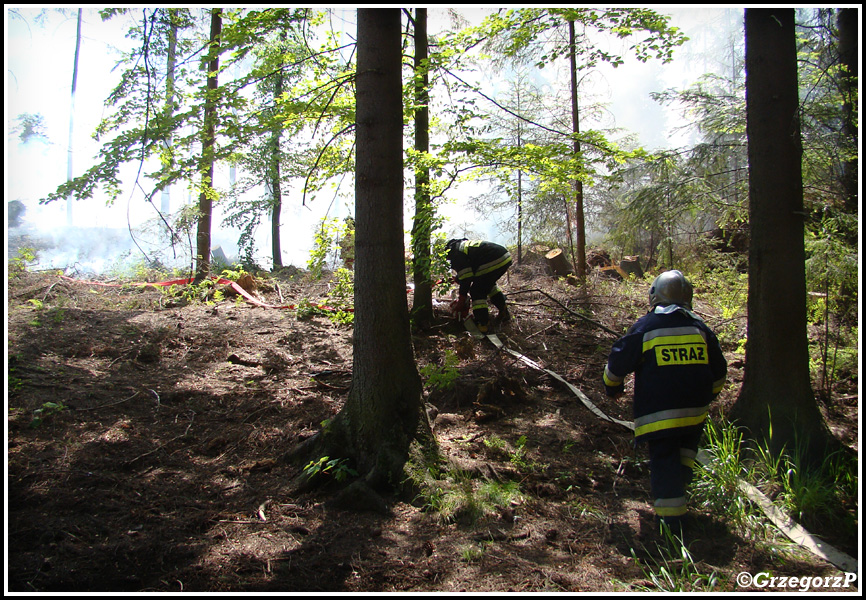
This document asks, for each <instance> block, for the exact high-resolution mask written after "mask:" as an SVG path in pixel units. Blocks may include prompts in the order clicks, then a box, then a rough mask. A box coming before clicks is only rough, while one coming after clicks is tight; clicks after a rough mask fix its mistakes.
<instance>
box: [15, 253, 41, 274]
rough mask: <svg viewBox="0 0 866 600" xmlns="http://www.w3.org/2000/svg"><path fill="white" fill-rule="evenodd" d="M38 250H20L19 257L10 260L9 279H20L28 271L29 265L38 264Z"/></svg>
mask: <svg viewBox="0 0 866 600" xmlns="http://www.w3.org/2000/svg"><path fill="white" fill-rule="evenodd" d="M36 259H37V256H36V250H34V249H33V248H18V256H16V257H15V258H11V259H9V277H19V276H20V275H21V274H22V273H25V272H26V271H27V265H28V264H30V263H34V262H36Z"/></svg>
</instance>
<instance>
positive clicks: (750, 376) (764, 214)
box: [731, 8, 831, 463]
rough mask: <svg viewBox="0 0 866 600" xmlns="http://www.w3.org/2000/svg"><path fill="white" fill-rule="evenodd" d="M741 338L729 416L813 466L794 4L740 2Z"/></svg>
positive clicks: (819, 434) (816, 423)
mask: <svg viewBox="0 0 866 600" xmlns="http://www.w3.org/2000/svg"><path fill="white" fill-rule="evenodd" d="M745 15H746V16H745V24H746V100H747V103H746V117H747V136H748V144H749V152H748V155H749V212H750V223H751V230H752V232H753V233H754V235H752V243H751V245H750V247H749V297H748V312H749V321H748V342H747V345H746V366H745V373H744V379H743V386H742V388H741V391H740V396H739V398H738V399H737V402H736V404H735V405H734V408H733V411H732V414H731V417H732V418H734V419H735V420H737V421H738V422H739V424H741V425H744V426H746V427H747V428H748V429H749V430H750V431H751V434H752V436H753V438H755V439H756V440H758V441H766V442H768V443H769V447H770V449H771V450H772V451H773V452H774V453H779V452H781V451H782V450H783V449H784V448H787V449H788V450H789V451H793V450H794V448H795V446H799V447H801V448H805V449H808V450H809V452H808V453H807V454H808V456H809V457H811V458H813V459H815V460H817V461H818V462H819V463H820V461H821V460H822V459H823V457H824V456H825V450H826V448H827V444H828V442H829V441H830V439H831V436H830V433H829V430H828V429H827V427H826V425H825V423H824V419H823V418H822V415H821V413H820V411H819V410H818V406H817V403H816V401H815V396H814V394H813V393H812V388H811V382H810V379H809V352H808V339H807V332H806V279H805V250H804V239H803V236H804V212H803V182H802V175H801V156H802V146H801V139H800V125H799V120H798V96H797V93H798V85H797V54H796V46H795V37H794V10H793V9H785V8H773V9H746V12H745Z"/></svg>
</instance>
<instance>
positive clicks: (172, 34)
mask: <svg viewBox="0 0 866 600" xmlns="http://www.w3.org/2000/svg"><path fill="white" fill-rule="evenodd" d="M176 12H177V9H174V8H169V9H167V10H166V14H167V15H168V56H167V59H166V72H165V110H164V115H165V121H166V123H168V122H169V121H171V117H172V115H174V87H175V84H174V79H175V75H174V71H175V65H176V63H177V30H178V26H177V19H176V16H175V13H176ZM164 143H165V148H166V150H167V151H168V152H171V151H172V134H171V133H168V134H166V138H165V142H164ZM169 168H174V159H172V161H171V164H170V165H169ZM159 210H160V212H161V213H162V214H163V215H167V214H169V213H170V211H171V186H166V187H164V188H163V190H162V194H161V197H160V203H159Z"/></svg>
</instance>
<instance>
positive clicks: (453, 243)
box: [445, 238, 466, 257]
mask: <svg viewBox="0 0 866 600" xmlns="http://www.w3.org/2000/svg"><path fill="white" fill-rule="evenodd" d="M465 241H466V238H453V239H450V240H448V241H447V242H445V247H446V248H447V249H448V256H449V257H450V256H451V255H452V254H453V253H454V252H457V251H458V250H459V249H460V242H465Z"/></svg>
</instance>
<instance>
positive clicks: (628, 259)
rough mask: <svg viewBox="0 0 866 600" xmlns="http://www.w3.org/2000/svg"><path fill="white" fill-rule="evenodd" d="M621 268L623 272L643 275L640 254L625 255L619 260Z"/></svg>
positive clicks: (636, 275) (638, 275)
mask: <svg viewBox="0 0 866 600" xmlns="http://www.w3.org/2000/svg"><path fill="white" fill-rule="evenodd" d="M619 268H620V269H622V272H623V273H626V274H628V275H634V276H635V277H643V269H642V268H641V266H640V256H623V257H622V260H621V261H619Z"/></svg>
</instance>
